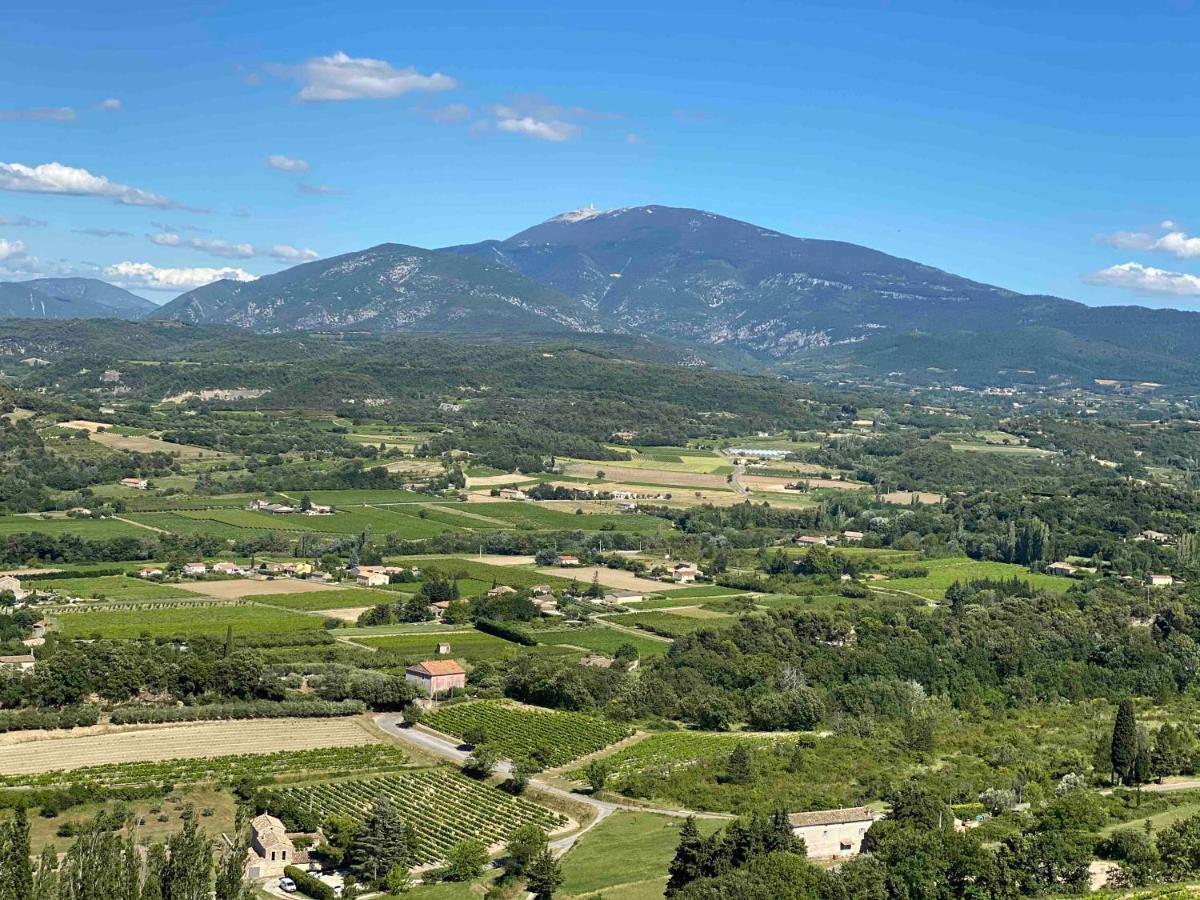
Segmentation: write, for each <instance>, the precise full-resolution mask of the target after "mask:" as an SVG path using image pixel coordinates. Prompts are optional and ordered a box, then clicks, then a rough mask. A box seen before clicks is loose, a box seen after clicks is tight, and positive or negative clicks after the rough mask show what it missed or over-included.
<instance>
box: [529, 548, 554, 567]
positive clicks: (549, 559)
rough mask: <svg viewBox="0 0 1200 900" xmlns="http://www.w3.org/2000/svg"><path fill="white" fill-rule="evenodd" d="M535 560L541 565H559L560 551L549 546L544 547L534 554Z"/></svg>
mask: <svg viewBox="0 0 1200 900" xmlns="http://www.w3.org/2000/svg"><path fill="white" fill-rule="evenodd" d="M533 561H534V562H535V563H537V564H538V565H539V566H557V565H558V551H557V550H551V549H550V548H549V547H543V548H542V549H541V550H539V551H538V552H537V553H535V554H534V555H533Z"/></svg>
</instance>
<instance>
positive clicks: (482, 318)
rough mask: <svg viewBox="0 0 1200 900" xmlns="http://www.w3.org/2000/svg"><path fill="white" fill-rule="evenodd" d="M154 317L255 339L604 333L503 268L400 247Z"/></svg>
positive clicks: (212, 292) (214, 293)
mask: <svg viewBox="0 0 1200 900" xmlns="http://www.w3.org/2000/svg"><path fill="white" fill-rule="evenodd" d="M153 317H154V318H167V319H177V320H180V321H185V322H206V323H226V324H231V325H239V326H241V327H244V328H253V329H256V330H259V331H279V330H284V329H318V330H319V329H328V328H337V329H346V330H358V331H375V332H401V331H403V332H442V333H468V334H496V333H517V332H521V333H530V332H556V331H584V330H600V325H599V320H598V317H597V316H596V314H595V313H594V312H592V310H590V309H588V308H587V307H586V306H584V305H583V304H581V303H578V302H576V301H574V300H572V299H570V298H568V297H566V296H564V295H563V294H562V293H560V292H559V291H557V290H555V289H554V288H552V287H548V286H546V285H543V284H540V283H538V282H536V281H533V280H531V279H529V278H526V277H525V276H523V275H521V274H520V273H519V272H515V271H513V270H512V269H511V268H509V267H506V266H500V265H496V264H493V263H486V262H481V261H479V260H476V259H471V258H468V257H465V256H455V255H453V254H443V253H436V252H434V251H431V250H422V249H421V248H419V247H408V246H405V245H403V244H380V245H379V246H377V247H371V248H370V249H368V250H362V251H359V252H357V253H347V254H345V255H343V256H335V257H333V258H331V259H323V260H318V261H316V262H311V263H304V264H303V265H299V266H295V267H294V268H291V269H287V270H285V271H283V272H278V273H276V274H274V275H265V276H263V277H262V278H259V279H258V280H256V281H250V282H235V281H217V282H214V283H213V284H209V285H206V286H204V287H201V288H197V289H196V290H193V291H189V292H187V293H186V294H182V295H181V296H179V297H176V298H175V299H174V300H172V301H171V302H170V303H168V304H166V305H165V306H163V307H161V308H160V309H158V310H157V311H156V312H155V313H154V314H153Z"/></svg>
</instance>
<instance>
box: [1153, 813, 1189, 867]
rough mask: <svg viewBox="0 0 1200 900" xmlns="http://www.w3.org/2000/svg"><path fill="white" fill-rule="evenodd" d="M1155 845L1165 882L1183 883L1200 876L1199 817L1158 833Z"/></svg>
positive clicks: (1185, 820) (1175, 824)
mask: <svg viewBox="0 0 1200 900" xmlns="http://www.w3.org/2000/svg"><path fill="white" fill-rule="evenodd" d="M1156 844H1157V845H1158V854H1159V856H1160V857H1161V858H1162V864H1163V878H1164V880H1165V881H1183V880H1185V879H1189V878H1194V877H1195V876H1196V875H1197V874H1200V816H1192V817H1190V818H1187V819H1183V820H1181V821H1179V822H1175V823H1173V824H1171V825H1169V826H1168V827H1167V828H1165V829H1163V830H1162V831H1160V832H1159V834H1158V838H1157V841H1156Z"/></svg>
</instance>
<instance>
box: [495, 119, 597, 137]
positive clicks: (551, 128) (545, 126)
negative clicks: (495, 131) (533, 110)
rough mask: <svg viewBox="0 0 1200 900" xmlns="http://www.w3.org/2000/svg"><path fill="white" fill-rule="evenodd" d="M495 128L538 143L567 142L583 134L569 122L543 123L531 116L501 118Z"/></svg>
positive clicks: (580, 129)
mask: <svg viewBox="0 0 1200 900" xmlns="http://www.w3.org/2000/svg"><path fill="white" fill-rule="evenodd" d="M496 127H497V128H499V129H500V130H501V131H507V132H508V133H509V134H523V135H525V136H526V137H531V138H537V139H538V140H540V141H555V142H558V141H569V140H571V138H575V137H579V135H580V134H582V133H583V129H582V128H580V127H579V126H578V125H574V124H572V123H570V122H561V121H558V120H557V119H552V120H550V121H543V120H542V119H535V118H534V117H533V116H521V117H520V118H516V117H512V116H509V117H501V118H499V119H497V120H496Z"/></svg>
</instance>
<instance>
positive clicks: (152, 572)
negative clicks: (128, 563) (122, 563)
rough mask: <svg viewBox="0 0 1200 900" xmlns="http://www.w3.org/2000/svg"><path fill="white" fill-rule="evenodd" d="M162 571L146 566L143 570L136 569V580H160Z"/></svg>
mask: <svg viewBox="0 0 1200 900" xmlns="http://www.w3.org/2000/svg"><path fill="white" fill-rule="evenodd" d="M162 577H163V570H162V569H159V568H155V567H154V566H146V567H145V568H143V569H138V578H162Z"/></svg>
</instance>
